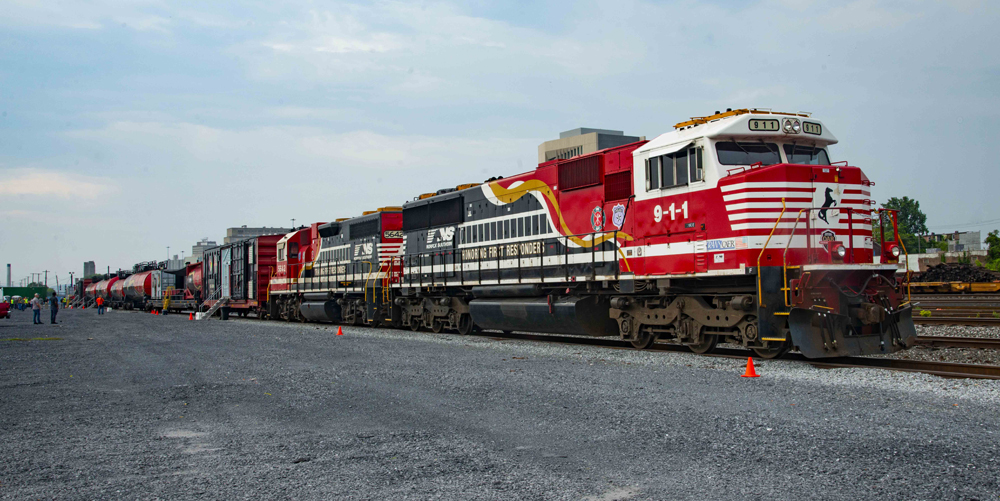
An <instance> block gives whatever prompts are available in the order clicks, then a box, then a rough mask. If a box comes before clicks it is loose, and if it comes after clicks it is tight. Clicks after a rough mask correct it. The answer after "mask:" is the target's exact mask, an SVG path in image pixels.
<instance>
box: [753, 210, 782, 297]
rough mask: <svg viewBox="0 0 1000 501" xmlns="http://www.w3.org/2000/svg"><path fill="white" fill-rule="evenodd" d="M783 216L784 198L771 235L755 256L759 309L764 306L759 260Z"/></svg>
mask: <svg viewBox="0 0 1000 501" xmlns="http://www.w3.org/2000/svg"><path fill="white" fill-rule="evenodd" d="M784 215H785V197H781V213H780V214H778V219H775V220H774V227H773V228H771V233H770V234H769V235H768V236H767V240H765V241H764V247H762V248H761V249H760V254H757V297H758V298H759V299H758V301H759V304H760V307H761V308H763V307H764V306H765V305H764V295H763V294H762V291H761V285H760V275H761V270H760V258H761V257H763V256H764V251H765V250H767V244H769V243H771V237H772V236H774V230H777V229H778V223H780V222H781V218H782V217H784Z"/></svg>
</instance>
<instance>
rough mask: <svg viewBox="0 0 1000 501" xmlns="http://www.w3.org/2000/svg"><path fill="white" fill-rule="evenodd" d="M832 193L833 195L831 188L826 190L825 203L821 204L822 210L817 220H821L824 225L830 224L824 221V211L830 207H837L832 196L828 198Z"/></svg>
mask: <svg viewBox="0 0 1000 501" xmlns="http://www.w3.org/2000/svg"><path fill="white" fill-rule="evenodd" d="M832 193H833V188H827V189H826V201H825V202H823V208H822V209H820V210H819V218H820V219H822V220H823V222H824V223H826V224H830V221H827V220H826V211H827V210H828V209H829V208H830V207H833V206H834V205H837V201H836V200H834V199H833V197H832V196H830V195H831V194H832Z"/></svg>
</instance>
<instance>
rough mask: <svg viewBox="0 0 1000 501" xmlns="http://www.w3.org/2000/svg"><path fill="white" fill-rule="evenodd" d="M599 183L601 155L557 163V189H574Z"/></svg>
mask: <svg viewBox="0 0 1000 501" xmlns="http://www.w3.org/2000/svg"><path fill="white" fill-rule="evenodd" d="M597 184H601V157H599V156H593V157H588V158H581V159H579V160H573V161H570V162H565V163H562V164H559V189H560V190H562V191H569V190H575V189H577V188H586V187H587V186H594V185H597Z"/></svg>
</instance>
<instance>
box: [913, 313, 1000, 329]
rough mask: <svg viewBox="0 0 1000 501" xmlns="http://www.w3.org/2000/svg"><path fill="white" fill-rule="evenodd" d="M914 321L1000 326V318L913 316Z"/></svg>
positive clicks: (933, 323)
mask: <svg viewBox="0 0 1000 501" xmlns="http://www.w3.org/2000/svg"><path fill="white" fill-rule="evenodd" d="M913 323H915V324H921V325H965V326H970V327H1000V318H982V317H978V318H977V317H933V316H931V317H921V316H919V315H914V316H913Z"/></svg>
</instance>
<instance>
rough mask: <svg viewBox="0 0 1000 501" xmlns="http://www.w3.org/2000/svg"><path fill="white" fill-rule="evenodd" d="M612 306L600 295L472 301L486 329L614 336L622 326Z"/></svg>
mask: <svg viewBox="0 0 1000 501" xmlns="http://www.w3.org/2000/svg"><path fill="white" fill-rule="evenodd" d="M609 308H610V306H609V304H608V303H607V301H604V300H602V299H600V298H598V297H596V296H589V297H577V296H565V297H559V298H553V297H552V296H545V297H518V298H484V299H474V300H472V301H471V302H469V312H470V313H471V314H472V318H474V319H475V322H476V325H478V326H479V327H481V328H483V329H496V330H513V331H526V332H542V333H546V332H551V333H557V334H584V335H590V336H614V335H617V334H618V325H617V324H616V323H615V321H614V320H612V319H611V317H610V316H609V314H608V313H609Z"/></svg>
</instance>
